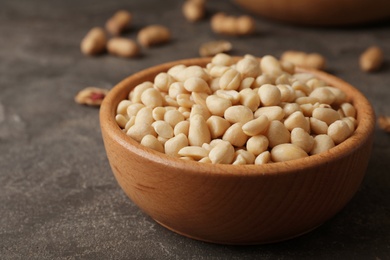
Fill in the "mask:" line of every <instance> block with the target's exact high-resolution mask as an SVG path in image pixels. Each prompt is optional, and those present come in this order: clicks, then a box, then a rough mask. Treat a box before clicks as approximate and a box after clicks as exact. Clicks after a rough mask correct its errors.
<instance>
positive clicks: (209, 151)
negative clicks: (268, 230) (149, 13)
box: [115, 53, 384, 165]
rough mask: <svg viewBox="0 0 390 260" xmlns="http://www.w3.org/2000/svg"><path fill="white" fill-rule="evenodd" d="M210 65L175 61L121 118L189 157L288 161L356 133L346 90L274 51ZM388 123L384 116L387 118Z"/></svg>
mask: <svg viewBox="0 0 390 260" xmlns="http://www.w3.org/2000/svg"><path fill="white" fill-rule="evenodd" d="M233 61H234V60H233V58H232V57H230V56H229V55H227V54H223V53H219V54H217V55H215V56H214V57H213V58H212V61H211V63H209V64H207V65H206V67H205V68H202V67H200V66H188V67H187V66H184V65H177V66H174V67H172V68H171V69H169V70H168V71H167V72H161V73H160V74H158V75H157V76H156V77H155V78H154V80H153V82H144V83H141V84H139V85H137V86H136V87H135V88H134V89H133V90H132V91H131V92H130V93H129V95H128V98H129V99H128V100H123V101H121V102H120V103H119V104H118V107H117V114H116V117H115V120H116V122H117V124H118V125H119V127H120V128H122V129H123V131H124V132H125V133H126V134H127V135H129V136H130V137H132V138H133V139H134V140H136V141H137V142H140V143H141V144H142V145H144V146H146V147H149V148H151V149H154V150H156V151H160V152H163V153H165V154H167V155H170V156H174V157H178V158H180V159H183V160H192V161H198V162H203V163H212V164H216V163H226V164H233V165H244V164H265V163H270V162H282V161H289V160H294V159H299V158H303V157H307V156H309V155H315V154H318V153H321V152H324V151H327V150H329V149H331V148H332V147H334V146H335V145H337V144H340V143H341V142H343V141H344V140H346V139H347V138H349V136H351V135H352V134H353V132H354V130H355V128H356V127H357V120H356V118H355V117H356V109H355V107H354V106H353V105H352V104H350V103H348V102H347V97H346V95H345V93H344V92H342V91H341V90H339V89H336V88H335V87H332V86H328V85H327V84H326V83H325V82H323V81H321V80H318V79H316V78H314V77H313V75H310V74H308V73H299V74H291V73H294V70H295V69H293V66H292V65H291V64H286V63H284V64H283V65H282V63H281V62H280V61H278V60H277V59H275V58H274V57H273V56H269V55H267V56H264V57H263V58H262V59H257V58H255V57H253V56H251V55H246V56H245V57H244V58H243V59H241V60H239V61H238V62H237V63H235V64H234V62H233ZM381 120H382V121H381V122H382V123H383V122H384V121H383V120H384V119H381Z"/></svg>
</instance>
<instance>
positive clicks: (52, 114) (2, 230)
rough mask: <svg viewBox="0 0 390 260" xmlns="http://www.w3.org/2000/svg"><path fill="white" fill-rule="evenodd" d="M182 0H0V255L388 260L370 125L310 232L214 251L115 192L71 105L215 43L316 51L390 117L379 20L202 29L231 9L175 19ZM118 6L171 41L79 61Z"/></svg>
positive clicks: (386, 148) (100, 150) (385, 162)
mask: <svg viewBox="0 0 390 260" xmlns="http://www.w3.org/2000/svg"><path fill="white" fill-rule="evenodd" d="M181 5H182V1H174V0H169V1H158V0H154V1H153V0H143V1H136V0H127V1H125V0H116V1H101V0H77V1H76V0H67V1H61V0H34V1H28V0H18V1H15V0H1V3H0V259H373V260H375V259H381V260H384V259H390V199H389V198H390V170H389V169H390V135H389V134H386V133H384V132H383V131H381V130H380V129H379V128H378V127H377V128H376V130H375V140H374V148H373V152H372V157H371V159H370V162H369V165H368V169H367V174H366V177H365V179H364V181H363V183H362V185H361V188H360V189H359V191H358V192H357V194H356V196H355V197H354V198H353V199H352V200H351V201H350V203H349V204H348V205H347V206H346V207H345V208H344V209H343V210H342V211H341V212H340V213H339V214H337V215H336V216H335V217H334V218H332V219H331V220H329V221H328V222H326V223H325V224H323V225H322V226H320V227H319V228H317V229H316V230H314V231H312V232H310V233H308V234H306V235H303V236H301V237H298V238H296V239H293V240H289V241H285V242H281V243H277V244H269V245H259V246H226V245H215V244H210V243H205V242H200V241H196V240H192V239H189V238H185V237H182V236H180V235H178V234H176V233H173V232H171V231H169V230H167V229H165V228H164V227H161V226H160V225H158V224H157V223H156V222H154V221H153V220H152V219H151V218H149V217H148V216H147V215H146V214H144V213H143V212H142V211H140V210H139V209H138V208H137V207H136V206H135V205H134V204H133V203H132V202H131V201H130V200H129V199H128V198H127V197H126V196H125V194H124V193H123V192H122V190H121V189H120V187H119V186H118V184H117V183H116V180H115V179H114V176H113V175H112V173H111V169H110V167H109V164H108V161H107V158H106V154H105V151H104V146H103V142H102V138H101V132H100V129H99V118H98V113H99V110H98V109H97V108H92V107H87V106H82V105H78V104H76V103H75V102H74V96H75V95H76V94H77V92H78V91H80V90H81V89H83V88H85V87H87V86H97V87H102V88H107V89H110V88H112V87H113V86H114V85H115V84H116V83H118V82H119V81H121V80H122V79H123V78H125V77H127V76H128V75H131V74H132V73H135V72H137V71H140V70H142V69H145V68H147V67H150V66H153V65H157V64H160V63H163V62H167V61H172V60H177V59H184V58H191V57H196V56H198V48H199V46H200V45H201V44H202V43H204V42H207V41H210V40H217V39H226V40H229V41H230V42H231V43H232V44H233V48H234V49H233V51H232V52H231V53H232V54H233V55H244V54H247V53H249V54H253V55H256V56H262V55H265V54H272V55H274V56H276V57H279V56H280V55H281V54H282V52H283V51H285V50H290V49H294V50H303V51H306V52H319V53H321V54H323V55H324V56H325V57H326V59H327V61H328V64H327V71H328V72H330V73H332V74H335V75H337V76H338V77H340V78H342V79H344V80H346V81H347V82H350V83H351V84H352V85H354V86H355V87H356V88H358V89H359V90H360V91H361V92H362V93H364V94H365V95H366V96H367V98H368V99H369V101H370V102H371V103H372V105H373V107H374V109H375V112H376V113H377V115H380V114H387V115H390V65H389V64H390V23H388V22H387V23H382V24H377V25H373V26H364V27H362V26H357V27H353V28H308V27H297V26H291V25H286V24H279V23H275V22H272V21H268V20H264V19H261V18H258V17H257V18H256V25H257V28H258V30H257V33H256V34H255V35H253V36H248V37H239V38H235V37H228V36H220V35H217V34H214V33H213V32H212V31H211V29H210V23H209V18H210V16H211V15H212V14H213V13H215V12H217V11H225V12H227V13H229V14H234V15H239V14H243V13H244V11H243V10H241V9H239V8H238V7H237V6H235V5H234V4H233V3H232V2H230V1H209V2H208V3H207V10H208V13H207V17H206V19H204V20H202V21H200V22H198V23H194V24H192V23H189V22H187V21H186V20H185V19H184V17H183V15H182V13H181ZM119 9H126V10H129V11H131V12H132V13H133V15H134V20H133V25H134V26H133V29H132V30H131V31H130V32H128V33H127V34H126V37H129V38H132V39H135V38H136V33H137V31H138V30H139V29H140V28H142V27H144V26H146V25H150V24H163V25H166V26H167V27H169V28H170V29H171V30H172V35H173V41H172V42H171V43H169V44H166V45H162V46H159V47H155V48H150V49H142V53H143V55H142V57H140V58H137V59H124V58H117V57H114V56H111V55H106V54H105V55H101V56H99V57H86V56H84V55H82V54H81V52H80V48H79V44H80V41H81V39H82V38H83V37H84V35H85V34H86V33H87V31H88V30H89V29H90V28H92V27H93V26H103V25H104V23H105V21H106V20H107V19H108V18H109V17H110V16H112V15H113V13H114V12H115V11H117V10H119ZM374 44H375V45H379V46H380V47H381V48H382V49H383V50H384V53H385V56H386V62H385V64H384V66H383V68H382V69H381V70H380V71H379V72H376V73H364V72H361V71H360V69H359V66H358V57H359V55H360V53H361V52H362V51H363V50H365V49H366V48H367V47H369V46H371V45H374Z"/></svg>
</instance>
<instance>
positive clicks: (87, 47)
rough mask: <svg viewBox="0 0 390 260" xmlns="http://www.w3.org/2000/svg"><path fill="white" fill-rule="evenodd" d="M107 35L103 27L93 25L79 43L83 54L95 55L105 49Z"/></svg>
mask: <svg viewBox="0 0 390 260" xmlns="http://www.w3.org/2000/svg"><path fill="white" fill-rule="evenodd" d="M106 44H107V36H106V33H105V32H104V30H103V28H100V27H94V28H92V29H91V30H90V31H89V32H88V33H87V35H86V36H85V37H84V38H83V40H82V41H81V44H80V48H81V52H82V53H83V54H85V55H97V54H100V53H102V52H104V51H105V50H106Z"/></svg>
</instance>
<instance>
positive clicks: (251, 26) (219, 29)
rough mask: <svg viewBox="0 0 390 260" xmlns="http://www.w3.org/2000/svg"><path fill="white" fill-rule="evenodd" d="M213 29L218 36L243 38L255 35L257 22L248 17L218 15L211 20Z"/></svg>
mask: <svg viewBox="0 0 390 260" xmlns="http://www.w3.org/2000/svg"><path fill="white" fill-rule="evenodd" d="M210 23H211V29H212V30H213V31H214V32H215V33H218V34H226V35H233V36H243V35H250V34H253V33H254V32H255V30H256V24H255V20H254V19H253V18H252V17H250V16H248V15H241V16H237V17H236V16H232V15H227V14H225V13H216V14H215V15H214V16H213V17H212V18H211V22H210Z"/></svg>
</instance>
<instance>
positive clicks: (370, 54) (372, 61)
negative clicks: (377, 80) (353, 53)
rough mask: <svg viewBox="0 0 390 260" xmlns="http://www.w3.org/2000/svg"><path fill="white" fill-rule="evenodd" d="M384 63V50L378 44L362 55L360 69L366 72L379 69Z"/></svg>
mask: <svg viewBox="0 0 390 260" xmlns="http://www.w3.org/2000/svg"><path fill="white" fill-rule="evenodd" d="M382 64H383V51H382V49H381V48H379V47H378V46H372V47H370V48H368V49H367V50H365V51H364V52H363V53H362V54H361V55H360V60H359V65H360V69H361V70H362V71H365V72H373V71H377V70H379V69H380V68H381V66H382Z"/></svg>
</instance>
